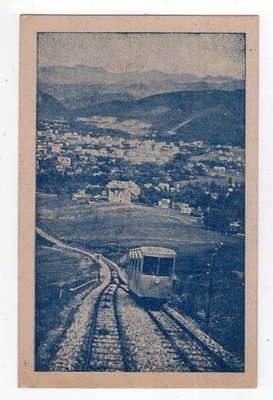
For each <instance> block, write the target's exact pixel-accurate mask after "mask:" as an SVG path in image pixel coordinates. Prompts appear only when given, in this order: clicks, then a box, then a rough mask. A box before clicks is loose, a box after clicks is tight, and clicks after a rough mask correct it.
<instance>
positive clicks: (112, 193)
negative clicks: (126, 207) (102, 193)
mask: <svg viewBox="0 0 273 400" xmlns="http://www.w3.org/2000/svg"><path fill="white" fill-rule="evenodd" d="M108 200H109V201H110V202H111V203H125V204H130V203H131V201H132V195H131V193H130V191H128V190H123V189H116V190H109V194H108Z"/></svg>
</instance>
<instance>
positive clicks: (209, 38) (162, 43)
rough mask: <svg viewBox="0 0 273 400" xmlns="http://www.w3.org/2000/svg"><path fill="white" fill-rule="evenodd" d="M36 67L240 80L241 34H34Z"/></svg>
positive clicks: (242, 67)
mask: <svg viewBox="0 0 273 400" xmlns="http://www.w3.org/2000/svg"><path fill="white" fill-rule="evenodd" d="M38 62H39V66H46V65H65V66H73V65H88V66H91V67H102V68H105V69H107V70H108V71H111V72H124V71H149V70H152V69H157V70H159V71H164V72H168V73H177V74H180V73H191V74H194V75H198V76H199V77H201V76H204V75H212V76H218V75H224V76H231V77H233V78H239V79H242V78H244V77H245V36H244V34H185V33H182V34H181V33H180V34H179V33H178V34H147V33H143V34H138V33H137V34H126V33H123V34H116V33H40V34H39V37H38Z"/></svg>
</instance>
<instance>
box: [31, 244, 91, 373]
mask: <svg viewBox="0 0 273 400" xmlns="http://www.w3.org/2000/svg"><path fill="white" fill-rule="evenodd" d="M96 276H97V268H96V266H95V265H93V263H92V261H91V260H90V258H89V257H85V256H82V255H80V254H77V253H75V252H71V251H67V250H64V249H61V248H59V247H58V246H53V245H50V244H49V243H47V242H46V241H45V240H43V239H41V238H39V237H37V242H36V265H35V349H36V353H35V354H36V359H35V365H36V370H48V368H49V362H50V360H52V357H54V353H55V352H56V350H57V345H58V343H59V342H60V340H61V339H62V337H63V334H64V333H65V331H66V329H67V328H68V327H69V326H70V324H71V321H72V318H73V315H74V313H75V312H76V311H77V309H78V307H79V305H80V304H81V302H82V299H83V298H84V297H85V295H86V294H87V291H86V290H87V288H86V287H84V288H82V289H79V290H76V291H70V290H69V289H71V288H75V287H77V286H79V285H81V284H83V283H85V282H88V281H90V280H92V279H94V278H96ZM93 285H95V286H96V285H97V282H94V284H93ZM89 291H90V286H89V287H88V292H89ZM85 292H86V293H85Z"/></svg>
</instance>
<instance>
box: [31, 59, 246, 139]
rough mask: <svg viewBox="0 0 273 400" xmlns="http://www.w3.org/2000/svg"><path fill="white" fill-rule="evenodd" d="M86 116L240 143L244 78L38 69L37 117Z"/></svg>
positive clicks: (159, 132) (163, 134)
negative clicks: (144, 124) (113, 119)
mask: <svg viewBox="0 0 273 400" xmlns="http://www.w3.org/2000/svg"><path fill="white" fill-rule="evenodd" d="M92 116H104V117H107V116H108V117H116V119H117V120H118V121H128V120H136V121H140V122H145V123H148V124H150V126H151V128H150V130H149V132H148V133H151V134H152V133H153V134H156V137H157V138H158V139H160V140H161V139H164V140H168V139H170V137H171V139H172V140H176V139H177V140H186V141H189V140H197V139H200V140H204V141H205V142H207V143H211V144H231V145H239V146H244V142H245V90H244V81H236V80H232V79H231V78H226V77H211V76H206V77H203V78H202V79H199V78H197V77H195V76H194V75H190V74H182V75H171V74H166V73H164V72H160V71H148V72H127V73H120V74H117V73H111V72H109V71H106V70H104V69H102V68H91V67H83V66H76V67H42V68H40V69H39V73H38V91H37V119H38V121H39V120H43V119H47V120H50V119H51V120H52V119H54V118H60V117H61V118H65V119H68V120H70V121H72V120H73V121H75V120H76V118H77V117H92ZM116 134H117V133H116Z"/></svg>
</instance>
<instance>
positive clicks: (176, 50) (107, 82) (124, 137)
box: [19, 15, 258, 388]
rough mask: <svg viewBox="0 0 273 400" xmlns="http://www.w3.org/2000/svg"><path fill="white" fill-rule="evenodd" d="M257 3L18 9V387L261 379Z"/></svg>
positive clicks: (241, 383) (226, 383)
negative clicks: (243, 12)
mask: <svg viewBox="0 0 273 400" xmlns="http://www.w3.org/2000/svg"><path fill="white" fill-rule="evenodd" d="M257 104H258V17H256V16H194V17H193V16H61V15H60V16H58V15H55V16H49V15H48V16H39V15H23V16H21V32H20V155H19V156H20V206H19V221H20V222H19V264H20V265H19V386H20V387H33V388H66V387H73V388H125V387H127V388H230V387H232V388H253V387H256V376H257V343H256V341H257V137H258V126H257V114H258V110H257Z"/></svg>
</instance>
